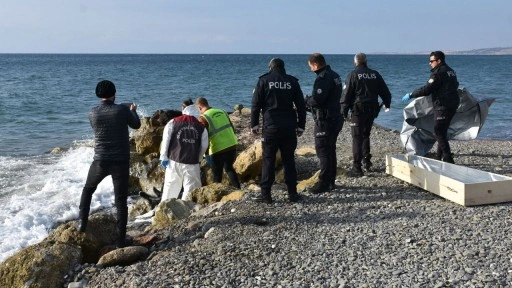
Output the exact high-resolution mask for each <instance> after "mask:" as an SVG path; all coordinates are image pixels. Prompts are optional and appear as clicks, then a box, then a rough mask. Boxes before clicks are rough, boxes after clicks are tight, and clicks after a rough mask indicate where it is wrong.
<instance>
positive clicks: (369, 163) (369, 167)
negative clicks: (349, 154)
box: [363, 160, 373, 172]
mask: <svg viewBox="0 0 512 288" xmlns="http://www.w3.org/2000/svg"><path fill="white" fill-rule="evenodd" d="M372 165H373V164H372V161H370V160H363V169H364V170H365V171H366V172H371V171H372Z"/></svg>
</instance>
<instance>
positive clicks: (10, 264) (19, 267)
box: [0, 241, 82, 288]
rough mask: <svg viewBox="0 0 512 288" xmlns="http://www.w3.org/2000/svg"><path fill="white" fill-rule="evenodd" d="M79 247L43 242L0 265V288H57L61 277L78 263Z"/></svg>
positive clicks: (61, 279) (62, 281)
mask: <svg viewBox="0 0 512 288" xmlns="http://www.w3.org/2000/svg"><path fill="white" fill-rule="evenodd" d="M81 260H82V252H81V249H80V247H78V246H76V245H73V244H67V243H59V242H51V241H43V242H41V243H38V244H35V245H32V246H28V247H26V248H24V249H22V250H21V251H20V252H18V253H16V254H15V255H13V256H11V257H9V258H8V259H7V260H5V261H4V262H3V263H1V264H0V287H6V288H7V287H27V288H53V287H55V288H57V287H58V288H60V287H63V285H64V283H65V282H64V276H65V275H66V274H67V273H69V272H70V271H72V269H73V267H74V266H75V265H78V264H80V263H81Z"/></svg>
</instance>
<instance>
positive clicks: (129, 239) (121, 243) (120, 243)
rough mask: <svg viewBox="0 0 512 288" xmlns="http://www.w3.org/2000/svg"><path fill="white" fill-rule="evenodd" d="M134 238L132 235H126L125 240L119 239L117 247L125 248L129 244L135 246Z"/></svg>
mask: <svg viewBox="0 0 512 288" xmlns="http://www.w3.org/2000/svg"><path fill="white" fill-rule="evenodd" d="M133 243H134V241H133V238H132V237H125V238H124V240H119V239H118V240H117V242H116V247H117V248H124V247H128V246H133Z"/></svg>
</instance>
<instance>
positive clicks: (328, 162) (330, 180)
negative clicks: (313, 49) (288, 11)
mask: <svg viewBox="0 0 512 288" xmlns="http://www.w3.org/2000/svg"><path fill="white" fill-rule="evenodd" d="M308 65H309V68H311V71H313V72H314V73H315V74H316V75H317V76H316V80H315V83H314V84H313V93H312V94H311V96H308V97H307V98H306V105H307V106H308V107H311V110H312V112H313V119H314V120H315V128H314V133H315V150H316V155H317V157H318V159H319V160H320V175H319V177H318V182H317V183H316V184H315V185H314V186H313V187H312V188H311V189H310V190H309V191H310V192H311V193H312V194H319V193H323V192H328V191H330V190H333V189H334V188H335V187H336V186H335V184H334V181H335V179H336V170H337V163H338V160H337V158H336V141H337V139H338V135H339V134H340V131H341V128H342V127H343V122H344V120H343V117H342V115H341V106H340V98H341V91H342V82H341V78H340V75H338V73H336V72H335V71H333V70H332V69H331V67H330V66H329V65H327V64H326V62H325V58H324V56H323V55H322V54H320V53H314V54H312V55H311V56H310V57H309V60H308Z"/></svg>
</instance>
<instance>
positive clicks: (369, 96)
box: [342, 53, 391, 177]
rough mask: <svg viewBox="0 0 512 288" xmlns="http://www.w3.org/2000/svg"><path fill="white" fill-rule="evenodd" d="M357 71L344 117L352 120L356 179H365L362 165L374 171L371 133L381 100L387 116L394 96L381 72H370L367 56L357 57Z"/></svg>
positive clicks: (349, 81) (350, 79)
mask: <svg viewBox="0 0 512 288" xmlns="http://www.w3.org/2000/svg"><path fill="white" fill-rule="evenodd" d="M354 65H355V67H356V68H355V69H354V70H353V71H352V72H350V73H349V74H348V76H347V80H346V81H345V87H343V88H344V90H343V99H342V103H343V116H344V117H345V118H347V119H348V115H349V112H350V111H351V112H352V113H351V115H352V116H351V117H350V128H351V133H352V154H353V162H352V170H351V174H352V176H355V177H360V176H363V170H362V168H361V162H363V163H362V164H363V168H364V169H365V170H366V171H370V169H371V166H372V162H371V161H370V159H371V158H372V154H370V131H371V129H372V126H373V121H374V120H375V118H376V117H377V115H378V114H379V111H380V108H381V107H380V106H379V100H378V97H379V96H380V98H381V99H382V101H383V104H384V107H385V109H386V112H387V111H389V107H390V105H391V93H390V92H389V89H388V86H387V85H386V82H384V79H383V78H382V76H381V75H380V74H379V72H377V71H375V70H373V69H370V68H368V65H367V58H366V54H364V53H358V54H356V55H355V56H354Z"/></svg>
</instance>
